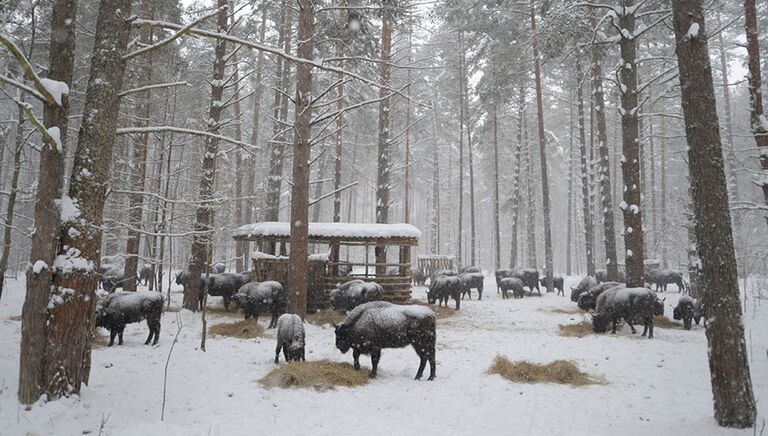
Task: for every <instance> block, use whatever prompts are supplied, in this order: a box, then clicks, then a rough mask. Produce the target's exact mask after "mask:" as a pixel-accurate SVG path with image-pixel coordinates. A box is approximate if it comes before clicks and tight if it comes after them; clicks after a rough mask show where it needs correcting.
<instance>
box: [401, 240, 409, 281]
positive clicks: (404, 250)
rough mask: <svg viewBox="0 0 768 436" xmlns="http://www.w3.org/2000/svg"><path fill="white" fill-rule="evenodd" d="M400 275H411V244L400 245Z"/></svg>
mask: <svg viewBox="0 0 768 436" xmlns="http://www.w3.org/2000/svg"><path fill="white" fill-rule="evenodd" d="M400 263H401V264H406V265H400V275H401V276H403V277H410V276H411V271H410V269H411V246H410V245H403V246H401V247H400Z"/></svg>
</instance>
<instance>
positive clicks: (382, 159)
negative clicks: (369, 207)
mask: <svg viewBox="0 0 768 436" xmlns="http://www.w3.org/2000/svg"><path fill="white" fill-rule="evenodd" d="M393 8H394V4H393V3H392V0H382V11H381V14H382V16H381V55H380V60H381V62H380V63H379V83H380V84H381V85H382V87H381V88H379V98H380V99H381V101H380V102H379V139H378V148H377V152H378V155H377V159H378V165H377V171H376V222H377V223H388V222H389V191H390V186H389V185H390V171H391V170H392V167H391V165H392V164H391V162H390V149H389V148H390V144H389V127H390V117H391V114H390V109H391V105H390V97H389V91H387V90H386V89H385V87H389V83H390V75H391V67H390V62H391V60H392V10H393ZM375 255H376V263H377V265H376V275H384V274H385V273H386V266H384V265H382V264H384V263H386V262H387V247H385V246H378V245H377V246H376V248H375Z"/></svg>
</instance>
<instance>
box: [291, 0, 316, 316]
mask: <svg viewBox="0 0 768 436" xmlns="http://www.w3.org/2000/svg"><path fill="white" fill-rule="evenodd" d="M298 8H299V33H298V40H299V41H301V42H302V43H301V44H299V48H298V52H297V54H298V56H299V57H301V58H304V59H312V58H313V56H314V55H313V50H314V45H313V38H314V32H315V11H314V0H299V2H298ZM296 79H297V82H296V96H295V97H294V101H295V109H294V114H295V116H296V120H295V122H294V132H295V135H294V142H293V186H292V187H291V253H290V265H291V266H290V275H289V279H288V288H287V294H288V306H287V310H288V312H289V313H295V314H297V315H299V316H300V317H301V318H302V319H304V317H305V316H306V315H307V286H308V284H309V277H308V276H309V263H308V247H307V234H308V231H309V225H308V224H309V223H308V221H309V156H310V151H311V150H310V147H311V144H310V141H311V140H312V124H311V121H312V98H313V96H312V67H311V66H310V65H309V64H306V63H300V64H298V65H297V67H296Z"/></svg>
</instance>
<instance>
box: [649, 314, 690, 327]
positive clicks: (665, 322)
mask: <svg viewBox="0 0 768 436" xmlns="http://www.w3.org/2000/svg"><path fill="white" fill-rule="evenodd" d="M642 326H643V325H642V324H640V327H642ZM653 326H654V327H659V328H662V329H677V330H683V329H684V328H683V322H682V321H680V322H679V323H678V322H676V321H672V320H671V319H669V318H667V317H666V316H657V317H655V318H653Z"/></svg>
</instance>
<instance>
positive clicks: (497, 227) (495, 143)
mask: <svg viewBox="0 0 768 436" xmlns="http://www.w3.org/2000/svg"><path fill="white" fill-rule="evenodd" d="M491 112H492V114H491V116H492V120H493V232H494V237H495V239H494V242H495V244H494V246H495V248H496V252H495V256H494V258H493V260H494V263H493V264H494V265H495V268H496V269H499V268H501V225H500V222H499V215H500V213H499V134H498V114H497V108H496V103H495V102H494V103H493V105H492V106H491Z"/></svg>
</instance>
